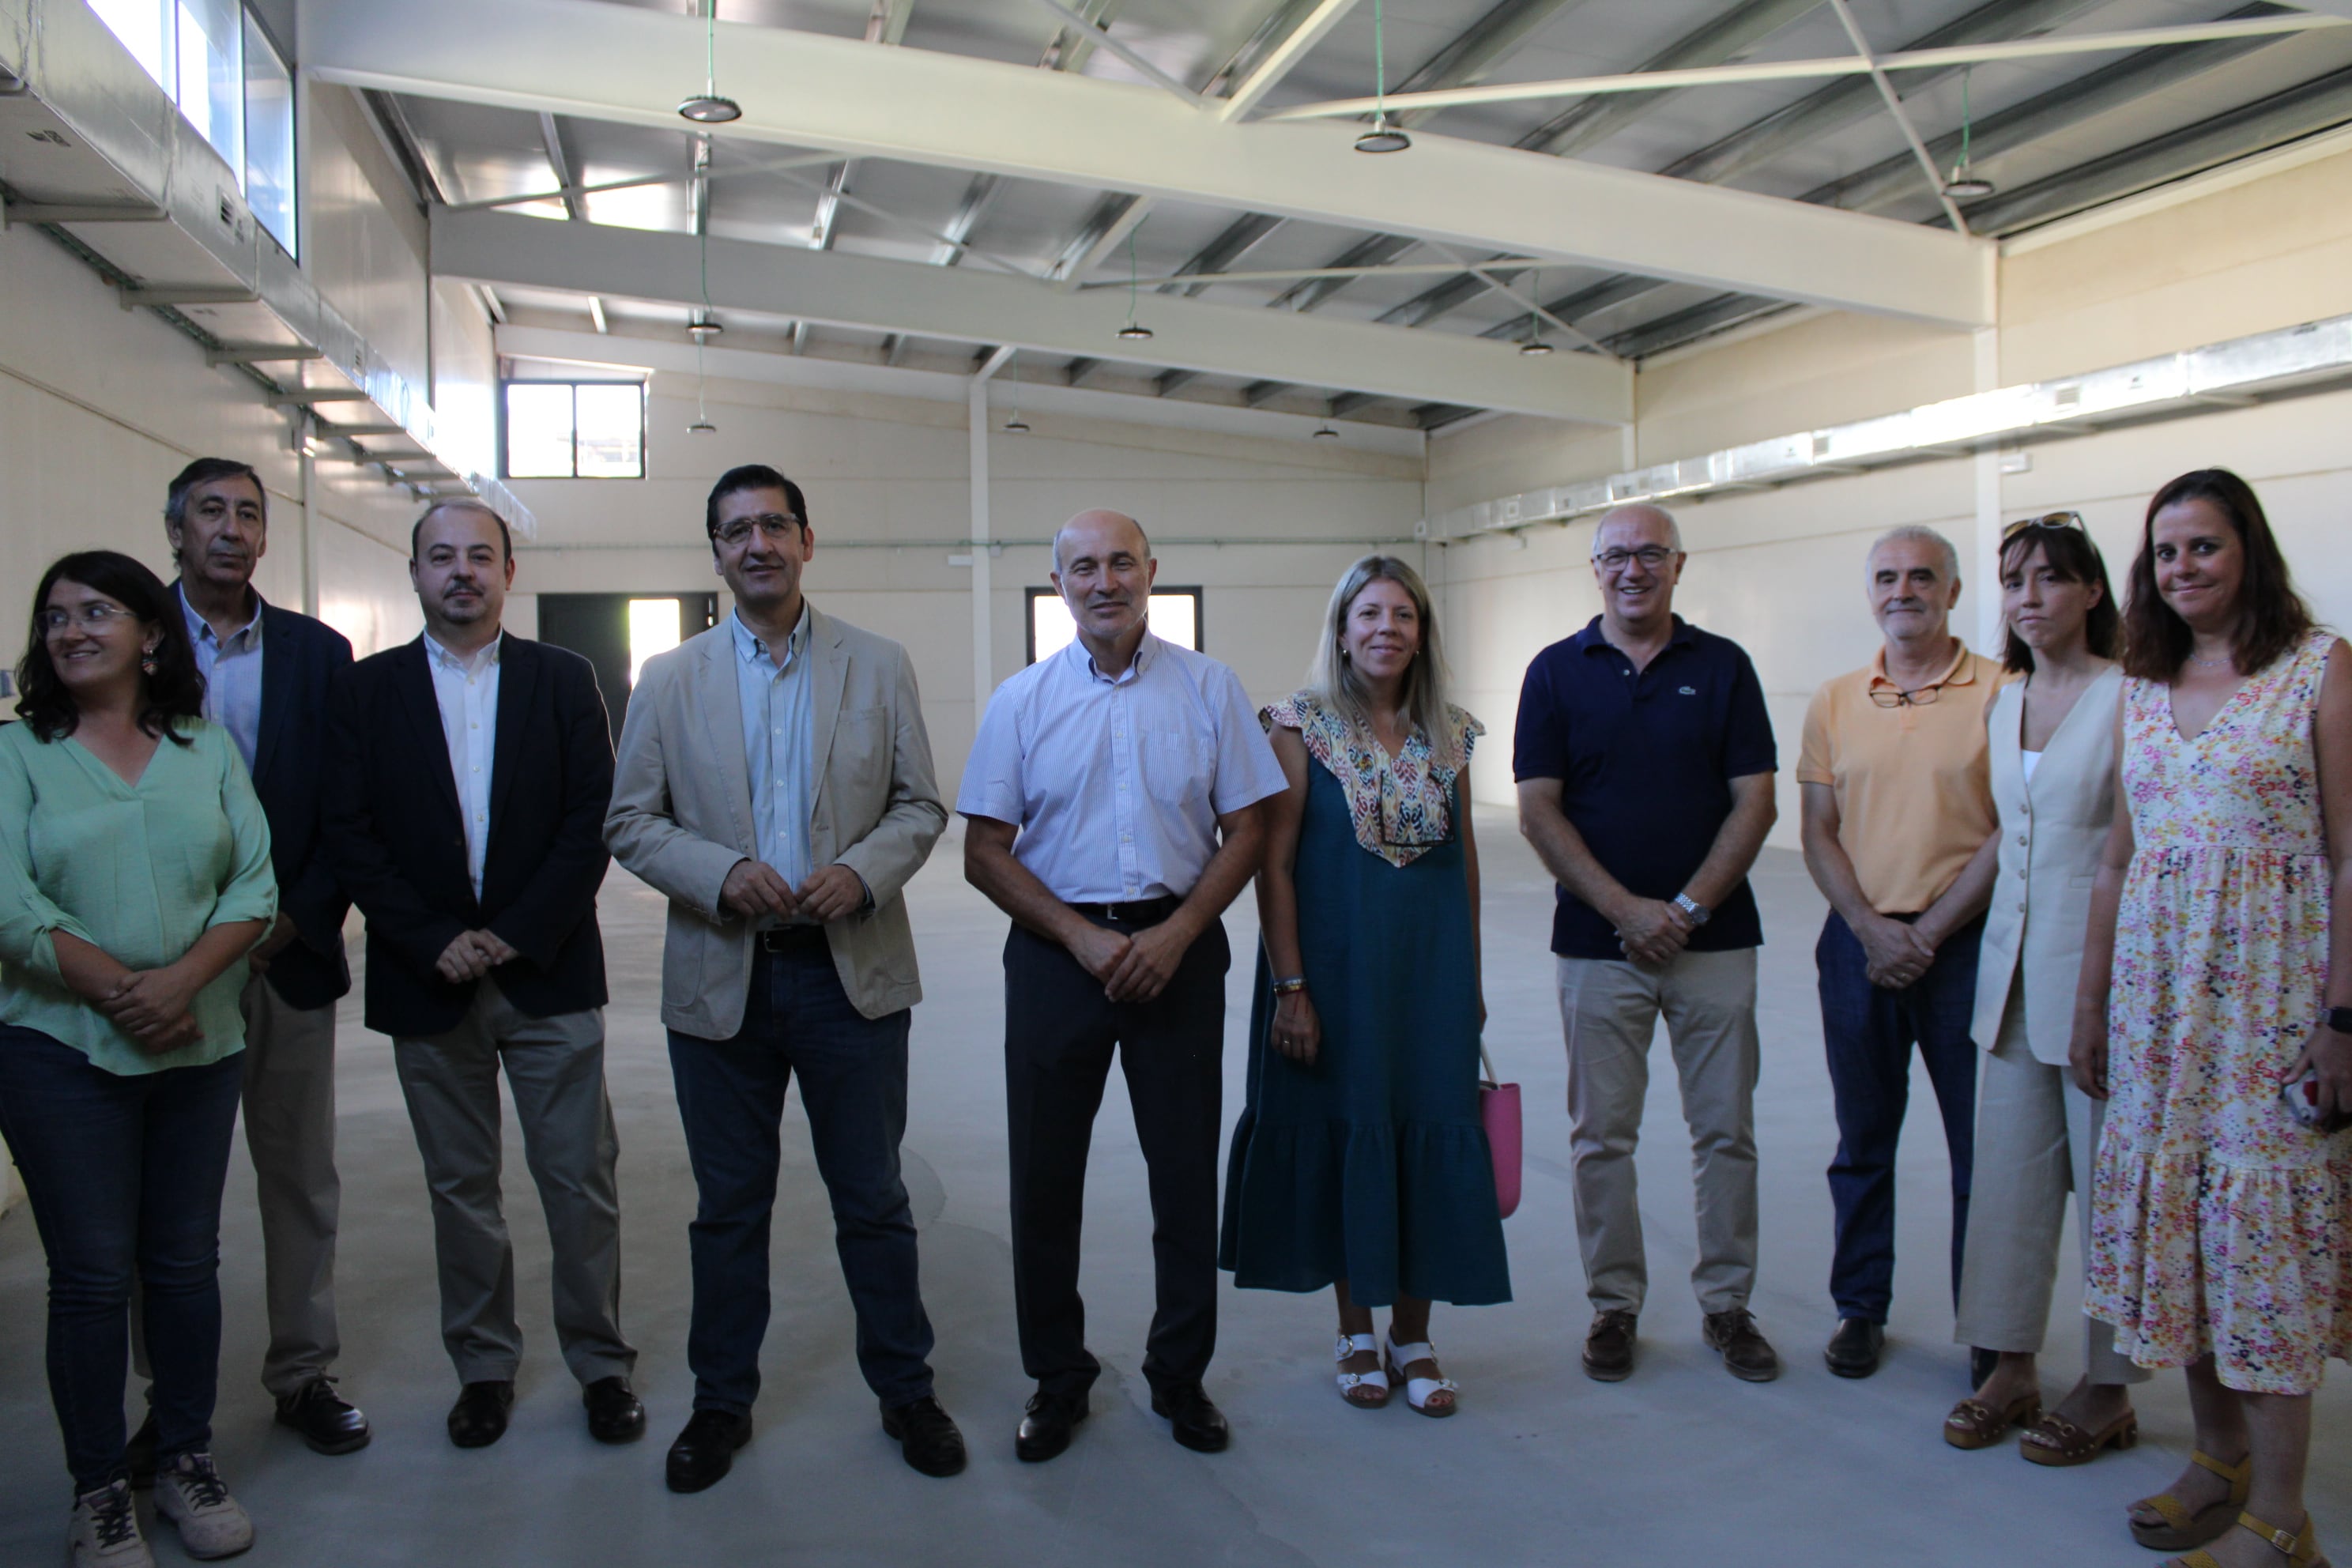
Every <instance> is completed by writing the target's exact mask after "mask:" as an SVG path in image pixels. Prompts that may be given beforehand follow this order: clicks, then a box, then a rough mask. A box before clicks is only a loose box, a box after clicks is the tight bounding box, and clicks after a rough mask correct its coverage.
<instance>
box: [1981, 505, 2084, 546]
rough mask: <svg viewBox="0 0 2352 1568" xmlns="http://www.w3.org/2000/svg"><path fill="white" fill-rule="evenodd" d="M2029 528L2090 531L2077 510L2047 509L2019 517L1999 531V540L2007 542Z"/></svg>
mask: <svg viewBox="0 0 2352 1568" xmlns="http://www.w3.org/2000/svg"><path fill="white" fill-rule="evenodd" d="M2029 528H2046V529H2049V530H2051V531H2053V532H2054V531H2057V530H2060V529H2066V528H2071V529H2074V531H2077V532H2080V533H2088V532H2089V531H2090V528H2089V526H2088V525H2087V524H2085V523H2084V521H2083V514H2082V513H2081V512H2079V511H2048V512H2043V513H2042V515H2041V516H2040V517H2021V518H2019V519H2018V520H2017V521H2015V522H2012V523H2011V524H2010V525H2009V526H2008V527H2007V528H2004V529H2002V530H2001V531H2000V537H2001V542H2003V543H2004V544H2005V543H2007V542H2009V541H2011V540H2012V539H2015V538H2016V537H2017V536H2018V535H2019V534H2021V533H2023V532H2024V531H2026V530H2027V529H2029Z"/></svg>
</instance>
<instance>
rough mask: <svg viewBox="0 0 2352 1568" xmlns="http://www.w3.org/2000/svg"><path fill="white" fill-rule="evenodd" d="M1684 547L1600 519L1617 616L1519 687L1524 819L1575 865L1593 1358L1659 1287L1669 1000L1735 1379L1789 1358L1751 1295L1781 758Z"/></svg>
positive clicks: (1704, 1276)
mask: <svg viewBox="0 0 2352 1568" xmlns="http://www.w3.org/2000/svg"><path fill="white" fill-rule="evenodd" d="M1686 559H1687V558H1686V557H1685V554H1684V553H1683V544H1682V532H1681V530H1679V529H1678V528H1676V527H1675V520H1674V518H1673V517H1672V516H1671V515H1669V514H1668V513H1667V512H1666V511H1665V510H1664V509H1663V508H1659V507H1654V506H1624V507H1619V508H1618V509H1617V510H1614V511H1612V512H1610V513H1609V514H1608V515H1607V516H1605V517H1603V518H1602V519H1601V526H1600V528H1599V529H1598V530H1596V531H1595V532H1594V534H1593V538H1592V574H1593V576H1594V577H1595V578H1597V579H1598V580H1599V582H1600V585H1601V614H1600V615H1599V616H1596V617H1594V619H1593V621H1592V624H1591V625H1590V626H1586V627H1585V628H1584V629H1583V630H1582V631H1580V632H1579V633H1577V634H1576V636H1574V637H1570V638H1568V639H1567V640H1566V641H1564V642H1558V643H1554V644H1553V645H1552V646H1551V647H1548V648H1546V649H1544V650H1543V652H1541V653H1540V654H1538V655H1537V656H1536V659H1535V662H1534V663H1533V664H1531V665H1529V666H1528V678H1527V684H1526V686H1525V688H1524V689H1522V690H1521V692H1520V695H1519V721H1518V732H1517V738H1516V740H1517V744H1516V753H1515V757H1514V771H1515V772H1516V773H1517V779H1518V784H1519V831H1520V832H1522V833H1524V834H1526V835H1527V837H1528V842H1529V843H1530V844H1532V845H1534V846H1535V850H1536V853H1537V854H1538V855H1539V856H1541V857H1542V858H1543V863H1544V866H1545V867H1546V868H1547V869H1549V871H1550V872H1551V874H1552V876H1553V878H1554V879H1556V880H1557V881H1558V882H1559V908H1558V910H1557V911H1556V913H1555V914H1554V916H1553V920H1552V938H1551V948H1552V952H1555V953H1556V954H1558V955H1559V1011H1560V1020H1561V1023H1562V1026H1563V1027H1564V1028H1565V1030H1566V1033H1567V1037H1568V1113H1569V1121H1570V1127H1571V1130H1572V1132H1573V1148H1574V1151H1575V1167H1576V1231H1577V1241H1578V1244H1579V1247H1580V1249H1581V1250H1582V1252H1583V1255H1584V1275H1585V1287H1586V1291H1587V1294H1588V1295H1589V1296H1590V1297H1591V1301H1592V1307H1593V1314H1594V1315H1593V1319H1592V1327H1591V1330H1590V1331H1588V1332H1587V1334H1586V1336H1585V1342H1584V1370H1585V1372H1586V1373H1589V1374H1590V1375H1591V1376H1592V1377H1595V1378H1598V1379H1600V1380H1601V1381H1602V1382H1605V1383H1614V1382H1617V1381H1618V1380H1620V1379H1622V1378H1624V1377H1627V1376H1629V1375H1631V1374H1632V1373H1633V1341H1634V1327H1635V1323H1636V1321H1637V1320H1638V1318H1639V1317H1640V1315H1641V1310H1642V1300H1643V1294H1644V1293H1645V1291H1646V1290H1647V1289H1648V1285H1649V1270H1648V1266H1647V1264H1646V1262H1645V1261H1644V1259H1643V1252H1642V1215H1641V1206H1640V1203H1639V1201H1638V1198H1637V1195H1636V1193H1635V1189H1634V1173H1633V1148H1634V1145H1635V1143H1636V1142H1639V1140H1640V1137H1641V1128H1642V1102H1643V1099H1644V1098H1645V1097H1646V1096H1647V1094H1648V1091H1649V1082H1650V1064H1649V1050H1650V1037H1651V1036H1652V1035H1653V1034H1654V1032H1655V1031H1656V1028H1657V1022H1658V1017H1659V1015H1660V1014H1662V1013H1663V1014H1664V1016H1665V1020H1666V1033H1667V1037H1668V1039H1669V1040H1670V1041H1671V1042H1672V1047H1673V1050H1674V1058H1675V1070H1676V1072H1677V1073H1678V1074H1679V1075H1680V1077H1681V1079H1682V1096H1683V1119H1684V1120H1685V1121H1686V1122H1688V1123H1689V1125H1690V1132H1691V1150H1692V1159H1693V1164H1694V1168H1695V1173H1696V1182H1695V1185H1696V1195H1697V1210H1698V1216H1697V1217H1698V1263H1697V1266H1696V1268H1693V1269H1692V1271H1691V1283H1692V1285H1693V1287H1694V1288H1695V1289H1696V1291H1697V1294H1698V1302H1699V1310H1701V1311H1702V1312H1704V1313H1705V1314H1706V1330H1705V1333H1706V1342H1707V1344H1708V1345H1710V1346H1711V1347H1713V1348H1714V1349H1715V1350H1716V1351H1717V1352H1718V1353H1720V1354H1721V1355H1722V1357H1723V1364H1724V1366H1725V1368H1726V1369H1727V1370H1728V1371H1729V1372H1730V1373H1731V1374H1732V1375H1733V1376H1735V1377H1739V1378H1744V1379H1746V1380H1747V1381H1748V1382H1750V1383H1766V1382H1769V1381H1770V1380H1771V1379H1773V1378H1775V1377H1778V1376H1779V1375H1780V1358H1779V1357H1778V1356H1776V1355H1775V1354H1774V1353H1773V1352H1772V1347H1771V1345H1770V1344H1769V1343H1768V1342H1766V1340H1765V1338H1764V1336H1763V1334H1762V1332H1761V1331H1759V1330H1758V1328H1757V1326H1756V1320H1755V1318H1754V1317H1753V1316H1752V1315H1750V1313H1749V1312H1748V1298H1749V1295H1750V1294H1751V1292H1752V1291H1753V1290H1754V1289H1755V1283H1756V1117H1755V1093H1756V1073H1757V1058H1758V1048H1757V1038H1756V950H1757V948H1758V947H1759V946H1760V945H1762V943H1763V941H1764V934H1763V931H1762V927H1761V924H1760V922H1759V920H1758V918H1757V913H1756V898H1755V895H1754V894H1753V893H1751V892H1750V891H1749V890H1748V868H1749V867H1750V866H1752V865H1754V864H1755V861H1756V855H1757V852H1758V850H1759V849H1761V848H1762V847H1763V844H1764V835H1765V834H1766V833H1768V832H1769V831H1770V830H1771V826H1772V819H1773V816H1774V815H1775V808H1774V805H1773V802H1772V773H1773V769H1774V768H1775V766H1776V765H1777V761H1776V758H1775V756H1774V752H1773V747H1772V723H1771V720H1770V718H1769V715H1767V713H1766V712H1765V710H1764V689H1763V687H1762V686H1761V685H1760V684H1759V682H1758V681H1757V679H1756V669H1755V667H1754V666H1753V665H1751V664H1750V663H1749V662H1748V655H1747V653H1746V652H1745V651H1744V650H1743V649H1742V648H1741V647H1739V645H1738V643H1735V642H1732V641H1730V640H1728V639H1727V638H1725V637H1716V636H1714V635H1712V634H1710V633H1707V632H1703V631H1701V630H1699V629H1698V628H1697V627H1696V626H1691V625H1689V624H1687V623H1686V622H1685V621H1684V620H1683V619H1682V618H1681V617H1680V616H1676V615H1675V613H1674V596H1675V584H1676V583H1677V582H1679V581H1680V580H1681V578H1682V573H1683V564H1684V562H1685V560H1686Z"/></svg>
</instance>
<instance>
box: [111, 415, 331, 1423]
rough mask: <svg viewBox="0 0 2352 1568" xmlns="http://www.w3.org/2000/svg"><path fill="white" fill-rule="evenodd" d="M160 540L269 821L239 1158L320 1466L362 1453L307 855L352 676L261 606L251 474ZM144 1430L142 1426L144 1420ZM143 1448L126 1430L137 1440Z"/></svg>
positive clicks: (170, 495)
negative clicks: (341, 1382)
mask: <svg viewBox="0 0 2352 1568" xmlns="http://www.w3.org/2000/svg"><path fill="white" fill-rule="evenodd" d="M163 529H164V533H165V535H166V537H167V538H169V540H170V541H171V545H172V558H173V560H174V561H175V562H176V563H178V564H179V569H180V580H179V584H178V595H179V602H180V608H181V611H182V613H183V614H184V616H186V619H187V625H188V637H189V639H190V640H191V641H192V642H194V644H195V649H196V662H197V665H198V666H199V668H202V670H203V671H204V675H205V717H206V718H208V719H210V720H212V721H214V722H215V723H216V724H219V725H221V726H222V727H223V728H225V729H226V730H227V731H228V732H229V736H230V738H231V739H232V740H234V741H235V742H236V749H237V751H238V752H239V754H241V755H242V756H243V757H244V758H245V765H246V768H247V771H248V772H250V773H252V775H253V787H254V792H255V793H256V794H257V795H259V796H260V797H261V808H262V811H263V812H264V814H265V815H267V816H268V819H269V852H270V860H271V863H272V865H273V867H274V868H275V869H276V871H277V873H278V923H277V925H276V927H275V928H273V929H272V930H271V931H270V933H269V935H268V937H267V938H265V939H264V940H263V942H262V943H261V945H260V946H259V947H257V948H256V949H255V950H254V952H252V954H251V955H250V957H249V963H250V964H251V966H252V976H251V978H250V979H248V980H247V982H246V987H245V991H244V994H243V996H242V998H241V1001H242V1004H243V1011H244V1015H245V1068H244V1076H245V1141H246V1146H247V1149H249V1150H250V1151H251V1152H252V1154H253V1170H254V1187H255V1195H256V1196H257V1199H258V1200H259V1206H260V1209H261V1242H262V1254H263V1258H264V1263H265V1278H266V1280H267V1285H266V1288H265V1296H266V1299H267V1300H268V1313H269V1350H268V1353H267V1354H266V1355H265V1356H264V1357H263V1360H262V1363H261V1382H262V1386H263V1387H265V1388H267V1389H268V1390H269V1392H270V1394H271V1395H272V1396H273V1397H274V1398H275V1399H276V1400H277V1402H278V1420H279V1421H280V1422H281V1423H283V1424H284V1425H286V1426H291V1427H293V1428H294V1429H295V1430H296V1431H297V1432H299V1433H300V1434H301V1435H302V1437H303V1440H304V1441H306V1442H308V1443H309V1444H310V1447H312V1448H315V1449H316V1450H318V1451H319V1452H320V1453H321V1454H348V1453H350V1452H352V1450H353V1449H355V1448H362V1447H366V1446H367V1441H368V1424H367V1417H366V1416H364V1415H362V1414H361V1413H360V1412H359V1410H358V1409H357V1408H355V1407H354V1406H353V1405H352V1404H351V1402H350V1401H348V1400H346V1399H344V1398H343V1397H342V1396H341V1394H338V1393H337V1392H336V1391H335V1384H334V1380H333V1378H332V1376H331V1373H332V1371H333V1368H334V1364H335V1358H336V1356H337V1355H338V1354H339V1353H340V1352H341V1348H342V1346H341V1336H340V1335H339V1333H338V1332H337V1328H336V1321H335V1229H336V1224H337V1218H338V1214H339V1211H340V1208H341V1197H342V1187H341V1183H340V1181H339V1180H338V1179H337V1177H336V1174H335V1003H336V1001H337V1000H338V999H339V998H341V996H342V994H344V993H345V992H347V991H349V990H350V989H351V988H352V972H351V965H350V964H349V963H347V962H346V961H345V959H344V956H343V916H344V914H345V912H346V911H348V910H350V908H351V900H350V899H349V898H348V897H346V896H345V894H344V892H343V889H342V887H341V884H340V883H339V882H338V881H337V880H336V879H335V874H334V871H333V869H332V868H331V867H330V866H329V865H328V864H327V858H326V856H325V855H324V854H322V853H320V847H319V816H320V804H321V799H322V785H323V784H324V774H323V773H322V772H321V771H320V765H319V764H320V753H321V752H323V750H324V749H325V745H326V731H327V690H328V687H329V685H330V683H331V681H332V680H333V679H334V677H335V674H336V672H337V671H339V670H341V669H347V668H350V666H351V662H352V645H351V644H350V643H348V642H346V641H345V640H344V639H343V637H342V634H341V633H340V632H337V631H336V630H334V629H333V628H332V627H331V626H325V625H323V624H322V623H320V622H318V621H314V620H312V619H311V618H310V616H304V615H298V614H296V613H295V612H294V611H292V610H285V609H280V608H278V606H277V605H272V604H268V603H266V602H265V601H264V600H263V599H262V597H261V595H259V594H257V593H256V592H255V591H254V587H253V574H254V568H255V567H257V566H258V565H259V564H260V563H261V557H262V555H263V553H264V552H266V551H267V550H268V544H269V498H268V495H267V494H266V493H265V492H264V491H263V489H262V487H261V479H260V476H259V475H258V474H257V473H256V472H255V471H254V470H253V468H251V467H250V466H248V465H247V464H245V463H240V462H237V461H236V460H235V459H233V458H197V459H196V460H195V461H194V462H193V463H190V464H189V465H188V466H187V467H186V468H183V469H182V470H181V471H180V474H179V476H178V477H177V478H176V479H173V481H172V485H171V489H170V490H169V491H168V492H167V493H166V498H165V500H164V505H163ZM151 1421H152V1417H151ZM143 1435H144V1433H143V1429H142V1436H143Z"/></svg>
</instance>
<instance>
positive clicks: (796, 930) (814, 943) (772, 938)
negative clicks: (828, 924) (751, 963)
mask: <svg viewBox="0 0 2352 1568" xmlns="http://www.w3.org/2000/svg"><path fill="white" fill-rule="evenodd" d="M759 938H760V951H761V952H809V951H811V950H812V949H814V948H820V947H823V946H824V944H825V943H824V927H823V926H818V925H789V926H770V927H769V928H768V929H767V930H766V931H761V932H760V933H759Z"/></svg>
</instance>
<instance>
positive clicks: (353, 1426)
mask: <svg viewBox="0 0 2352 1568" xmlns="http://www.w3.org/2000/svg"><path fill="white" fill-rule="evenodd" d="M452 1418H453V1419H454V1416H453V1417H452ZM499 1421H500V1424H501V1425H504V1422H505V1417H504V1416H501V1417H499ZM278 1425H279V1426H291V1427H293V1428H294V1430H296V1431H297V1432H299V1433H301V1434H302V1441H304V1442H305V1443H308V1444H310V1451H311V1452H312V1453H314V1454H351V1453H356V1452H358V1451H359V1450H360V1449H362V1448H364V1447H367V1446H368V1437H369V1436H370V1433H369V1431H368V1419H367V1417H366V1416H364V1415H361V1414H360V1408H359V1406H358V1405H353V1404H352V1402H351V1401H350V1400H348V1399H345V1398H344V1397H343V1396H342V1395H341V1394H337V1393H336V1392H335V1380H334V1379H333V1378H331V1377H314V1378H312V1379H311V1380H310V1382H308V1383H306V1384H303V1385H302V1386H301V1387H299V1388H298V1389H296V1390H295V1391H294V1392H293V1393H291V1394H283V1395H281V1396H279V1398H278Z"/></svg>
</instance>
